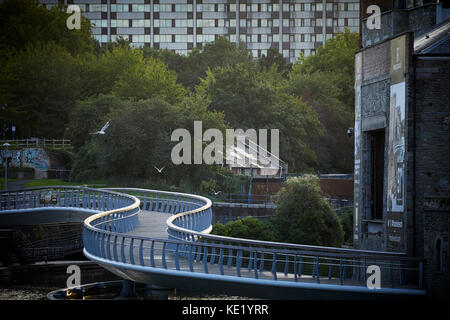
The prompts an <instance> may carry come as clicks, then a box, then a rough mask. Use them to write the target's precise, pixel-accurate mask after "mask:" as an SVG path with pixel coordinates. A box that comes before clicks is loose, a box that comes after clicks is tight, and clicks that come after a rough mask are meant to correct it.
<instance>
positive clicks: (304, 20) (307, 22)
mask: <svg viewBox="0 0 450 320" xmlns="http://www.w3.org/2000/svg"><path fill="white" fill-rule="evenodd" d="M303 22H304V24H305V27H310V26H311V19H303Z"/></svg>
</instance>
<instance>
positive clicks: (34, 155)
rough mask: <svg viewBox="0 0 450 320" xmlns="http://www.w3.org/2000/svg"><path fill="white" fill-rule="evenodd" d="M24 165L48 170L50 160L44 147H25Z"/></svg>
mask: <svg viewBox="0 0 450 320" xmlns="http://www.w3.org/2000/svg"><path fill="white" fill-rule="evenodd" d="M23 166H24V167H29V168H34V169H37V170H42V171H47V170H48V169H49V167H50V160H49V158H48V156H47V154H46V153H45V151H44V150H43V149H33V148H26V149H23Z"/></svg>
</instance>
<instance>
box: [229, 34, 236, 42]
mask: <svg viewBox="0 0 450 320" xmlns="http://www.w3.org/2000/svg"><path fill="white" fill-rule="evenodd" d="M230 42H236V35H235V34H230Z"/></svg>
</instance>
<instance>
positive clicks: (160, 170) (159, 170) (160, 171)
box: [153, 166, 165, 173]
mask: <svg viewBox="0 0 450 320" xmlns="http://www.w3.org/2000/svg"><path fill="white" fill-rule="evenodd" d="M153 167H154V168H155V169H156V170H158V172H159V173H162V171H163V170H164V168H165V167H162V168H161V169H158V168H157V167H155V166H153Z"/></svg>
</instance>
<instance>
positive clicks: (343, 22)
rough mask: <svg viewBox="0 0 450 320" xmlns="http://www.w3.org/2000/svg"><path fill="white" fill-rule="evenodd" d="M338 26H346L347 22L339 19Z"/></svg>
mask: <svg viewBox="0 0 450 320" xmlns="http://www.w3.org/2000/svg"><path fill="white" fill-rule="evenodd" d="M338 26H339V27H343V26H345V20H344V19H343V18H339V19H338Z"/></svg>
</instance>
